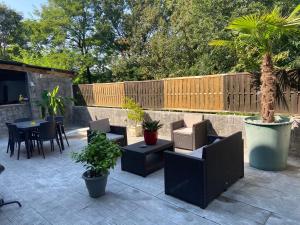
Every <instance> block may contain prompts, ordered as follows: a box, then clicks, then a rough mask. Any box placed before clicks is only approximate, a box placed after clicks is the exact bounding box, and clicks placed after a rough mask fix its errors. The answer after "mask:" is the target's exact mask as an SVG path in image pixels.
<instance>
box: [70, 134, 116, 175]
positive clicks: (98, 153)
mask: <svg viewBox="0 0 300 225" xmlns="http://www.w3.org/2000/svg"><path fill="white" fill-rule="evenodd" d="M120 156H121V150H120V147H119V146H118V145H117V144H116V143H115V142H113V141H110V140H108V139H107V138H106V135H105V134H103V133H95V135H93V137H92V138H91V141H90V143H89V144H88V145H87V146H86V147H85V148H84V150H83V151H82V152H80V153H77V152H74V153H73V154H72V158H73V159H74V160H75V161H76V163H79V162H80V163H83V164H84V167H85V168H86V169H87V170H88V176H89V177H98V176H102V175H105V174H107V173H108V172H109V169H110V168H114V166H115V165H116V162H117V159H118V157H120Z"/></svg>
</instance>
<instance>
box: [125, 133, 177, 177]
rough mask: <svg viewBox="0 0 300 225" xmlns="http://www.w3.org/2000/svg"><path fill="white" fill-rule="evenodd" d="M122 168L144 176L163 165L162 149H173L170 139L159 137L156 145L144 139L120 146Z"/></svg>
mask: <svg viewBox="0 0 300 225" xmlns="http://www.w3.org/2000/svg"><path fill="white" fill-rule="evenodd" d="M122 150H123V155H122V158H121V167H122V170H124V171H127V172H130V173H134V174H137V175H141V176H143V177H146V176H147V175H148V174H150V173H153V172H154V171H157V170H159V169H161V168H163V167H164V158H163V155H164V154H163V153H164V151H166V150H168V151H174V145H173V142H172V141H167V140H162V139H159V140H158V141H157V144H156V145H145V142H144V141H141V142H138V143H135V144H132V145H128V146H125V147H122Z"/></svg>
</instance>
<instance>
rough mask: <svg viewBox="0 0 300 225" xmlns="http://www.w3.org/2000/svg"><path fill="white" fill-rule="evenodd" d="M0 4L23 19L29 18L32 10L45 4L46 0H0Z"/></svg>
mask: <svg viewBox="0 0 300 225" xmlns="http://www.w3.org/2000/svg"><path fill="white" fill-rule="evenodd" d="M0 3H4V4H5V5H7V6H9V7H10V8H12V9H15V10H16V11H18V12H20V13H21V14H22V15H23V16H24V17H25V18H31V14H32V13H33V11H34V8H35V7H37V8H40V5H41V4H43V3H47V0H0Z"/></svg>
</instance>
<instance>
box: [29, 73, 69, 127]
mask: <svg viewBox="0 0 300 225" xmlns="http://www.w3.org/2000/svg"><path fill="white" fill-rule="evenodd" d="M27 80H28V92H29V99H30V105H31V111H32V117H33V118H40V117H41V112H40V108H39V107H38V106H37V105H36V101H38V100H40V98H41V94H42V92H43V90H52V89H53V88H54V87H56V86H57V85H58V86H59V95H61V96H65V97H73V90H72V80H71V78H66V77H58V76H52V75H44V74H33V73H27ZM66 106H67V108H66V112H65V118H66V122H70V121H72V106H73V103H72V102H70V103H69V104H67V105H66Z"/></svg>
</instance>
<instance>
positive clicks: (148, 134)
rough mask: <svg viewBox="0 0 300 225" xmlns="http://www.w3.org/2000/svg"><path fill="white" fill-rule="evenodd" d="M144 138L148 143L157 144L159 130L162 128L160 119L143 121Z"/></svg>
mask: <svg viewBox="0 0 300 225" xmlns="http://www.w3.org/2000/svg"><path fill="white" fill-rule="evenodd" d="M142 125H143V130H144V140H145V143H146V144H147V145H155V144H156V143H157V138H158V133H157V131H158V130H159V129H160V128H162V126H163V125H162V124H161V123H160V121H159V120H150V121H144V122H143V124H142Z"/></svg>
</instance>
